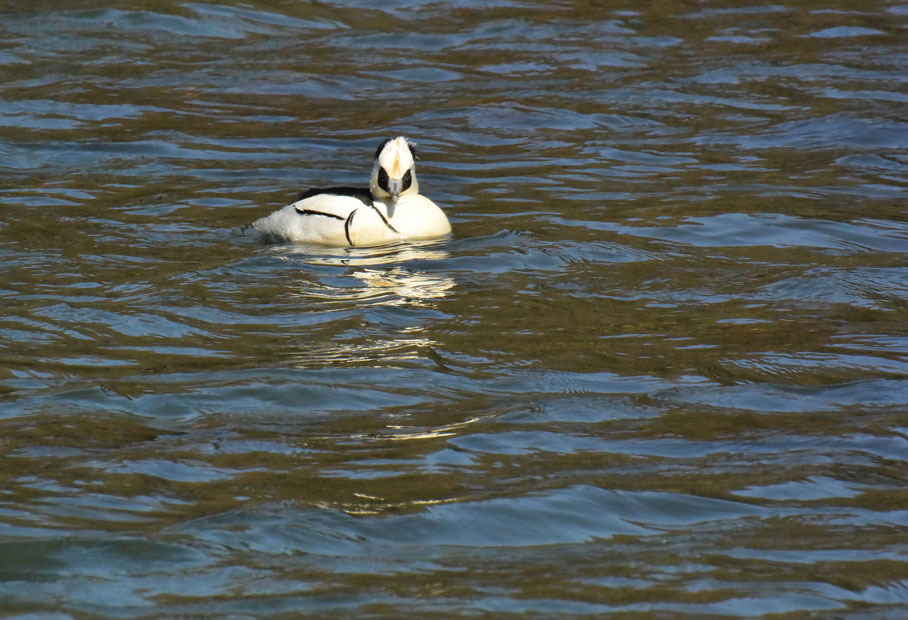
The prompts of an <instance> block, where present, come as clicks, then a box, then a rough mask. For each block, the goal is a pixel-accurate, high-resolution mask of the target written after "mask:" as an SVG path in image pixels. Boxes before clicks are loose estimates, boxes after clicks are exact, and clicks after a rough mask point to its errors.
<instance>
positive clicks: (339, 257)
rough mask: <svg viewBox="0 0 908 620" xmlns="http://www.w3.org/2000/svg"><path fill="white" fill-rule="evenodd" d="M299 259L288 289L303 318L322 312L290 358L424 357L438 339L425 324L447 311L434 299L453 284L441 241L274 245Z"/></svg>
mask: <svg viewBox="0 0 908 620" xmlns="http://www.w3.org/2000/svg"><path fill="white" fill-rule="evenodd" d="M273 251H274V253H275V254H276V255H277V256H279V257H280V258H281V260H287V261H292V262H296V263H298V264H299V265H300V276H299V277H298V278H294V281H293V285H292V286H291V287H288V290H287V293H288V295H290V296H292V297H296V298H299V299H300V300H301V301H303V302H304V303H305V306H304V307H302V308H301V310H302V311H303V312H305V313H306V315H308V316H306V317H305V318H306V319H310V318H313V316H312V315H313V314H314V313H319V314H320V319H319V320H318V321H316V322H317V326H318V329H314V330H310V331H309V334H310V336H311V337H310V338H308V339H307V340H306V341H305V346H303V347H301V348H300V350H299V351H298V353H297V354H296V355H294V364H295V365H298V366H300V365H302V366H307V367H311V366H312V365H319V366H321V365H326V364H327V365H331V366H338V365H341V366H343V365H357V366H361V365H362V364H363V363H367V364H368V363H376V362H379V361H381V362H389V361H391V362H402V361H406V360H417V359H423V358H425V357H426V351H428V350H431V349H432V348H435V347H438V346H439V344H438V343H437V342H435V341H434V340H433V339H431V338H429V337H428V335H427V332H428V328H429V327H431V325H433V324H434V323H436V322H437V320H438V319H439V318H441V317H443V316H444V315H443V314H442V313H441V312H440V311H438V308H437V302H438V301H440V300H442V299H444V298H445V297H446V296H447V295H448V294H449V291H451V290H452V289H454V287H455V285H456V283H455V281H454V279H453V278H452V277H450V276H449V275H447V272H446V271H445V270H444V268H443V266H441V265H440V263H442V262H443V261H445V260H446V259H448V258H449V256H450V255H449V253H448V252H447V251H445V250H444V249H442V248H440V247H439V243H438V242H437V241H436V242H426V243H425V244H412V243H411V244H407V245H406V246H403V245H396V246H385V247H379V248H324V247H312V246H298V245H297V246H284V247H281V248H275V249H274V250H273Z"/></svg>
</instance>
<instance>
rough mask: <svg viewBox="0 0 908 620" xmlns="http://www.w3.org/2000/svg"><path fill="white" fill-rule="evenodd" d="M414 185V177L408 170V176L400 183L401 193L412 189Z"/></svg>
mask: <svg viewBox="0 0 908 620" xmlns="http://www.w3.org/2000/svg"><path fill="white" fill-rule="evenodd" d="M412 183H413V175H412V174H410V171H409V170H407V174H405V175H404V178H403V179H401V181H400V191H402V192H405V191H407V190H408V189H410V185H411V184H412Z"/></svg>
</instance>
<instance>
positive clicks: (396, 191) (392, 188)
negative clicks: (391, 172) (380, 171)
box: [388, 178, 403, 202]
mask: <svg viewBox="0 0 908 620" xmlns="http://www.w3.org/2000/svg"><path fill="white" fill-rule="evenodd" d="M402 189H403V179H391V178H389V179H388V193H389V194H391V202H397V199H398V198H400V192H401V190H402Z"/></svg>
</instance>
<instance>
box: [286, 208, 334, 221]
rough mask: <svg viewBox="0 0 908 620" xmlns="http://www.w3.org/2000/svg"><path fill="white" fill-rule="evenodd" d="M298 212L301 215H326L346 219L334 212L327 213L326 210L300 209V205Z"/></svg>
mask: <svg viewBox="0 0 908 620" xmlns="http://www.w3.org/2000/svg"><path fill="white" fill-rule="evenodd" d="M296 212H297V213H299V214H300V215H321V216H324V217H333V218H334V219H336V220H343V219H344V218H342V217H341V216H339V215H334V214H333V213H325V212H324V211H316V210H314V209H300V208H299V207H296Z"/></svg>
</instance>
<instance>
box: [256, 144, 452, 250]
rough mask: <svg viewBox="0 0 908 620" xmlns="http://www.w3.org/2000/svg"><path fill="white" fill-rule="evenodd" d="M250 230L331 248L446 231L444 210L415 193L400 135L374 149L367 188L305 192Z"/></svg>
mask: <svg viewBox="0 0 908 620" xmlns="http://www.w3.org/2000/svg"><path fill="white" fill-rule="evenodd" d="M252 227H253V228H254V229H255V230H257V231H259V232H260V233H261V234H262V235H264V236H265V237H266V238H268V239H272V240H277V241H298V242H309V243H319V244H322V245H334V246H369V245H383V244H386V243H392V242H394V241H400V240H403V239H433V238H436V237H444V236H445V235H448V234H450V232H451V224H450V223H449V222H448V218H447V217H446V216H445V214H444V212H443V211H442V210H441V209H439V208H438V205H436V204H435V203H433V202H432V201H431V200H429V199H428V198H426V197H425V196H422V195H420V194H419V184H418V183H417V181H416V170H415V167H414V162H413V152H412V147H411V145H410V144H409V143H408V142H407V140H406V138H403V137H400V138H395V139H393V140H385V141H384V142H382V143H381V144H380V145H379V147H378V150H377V151H376V152H375V164H374V166H373V167H372V180H371V183H370V186H369V187H368V188H351V187H331V188H326V189H312V190H309V191H307V192H306V193H305V194H303V195H302V196H301V197H300V199H299V200H297V201H296V202H294V203H292V204H289V205H287V206H286V207H284V208H283V209H279V210H277V211H275V212H274V213H272V214H271V215H268V216H266V217H263V218H261V219H259V220H256V221H255V222H253V224H252Z"/></svg>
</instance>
